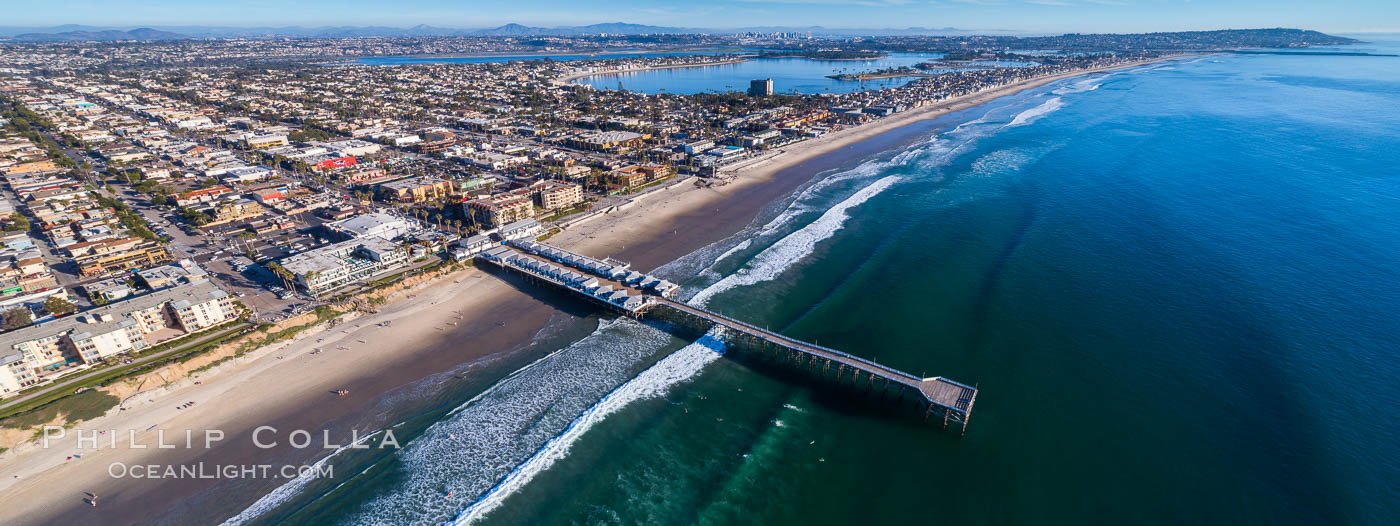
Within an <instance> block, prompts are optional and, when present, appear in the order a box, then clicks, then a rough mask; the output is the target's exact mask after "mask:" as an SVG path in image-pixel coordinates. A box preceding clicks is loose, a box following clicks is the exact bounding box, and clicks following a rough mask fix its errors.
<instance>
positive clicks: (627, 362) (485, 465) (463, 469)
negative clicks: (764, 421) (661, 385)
mask: <svg viewBox="0 0 1400 526" xmlns="http://www.w3.org/2000/svg"><path fill="white" fill-rule="evenodd" d="M673 341H674V340H673V339H672V338H671V336H670V335H669V334H667V333H665V332H664V331H661V330H658V329H655V328H652V327H649V326H646V325H643V324H641V323H637V322H635V321H632V320H630V319H628V318H618V319H615V320H611V321H605V322H602V323H600V324H599V327H598V329H597V330H595V331H594V332H593V333H592V334H590V335H589V336H587V337H585V338H583V339H582V340H579V341H578V342H575V343H573V344H572V345H569V346H567V347H565V348H564V349H561V350H560V351H557V352H555V353H553V354H551V355H549V356H546V357H544V358H541V359H539V360H537V361H535V362H534V363H531V364H530V365H527V366H525V367H522V368H521V369H519V370H517V371H516V372H514V373H512V374H511V375H509V376H507V377H506V378H504V379H502V380H500V381H498V382H496V383H495V384H494V385H492V386H491V387H490V388H488V389H487V390H486V391H484V392H482V393H481V394H480V395H477V396H476V397H474V398H473V399H472V400H470V401H468V402H466V403H464V404H462V405H460V406H458V407H457V408H456V409H454V410H453V411H452V412H450V413H449V415H448V416H446V417H444V418H443V419H442V420H441V421H439V422H437V423H434V424H433V425H431V426H429V427H428V429H426V430H425V431H424V432H423V434H422V435H421V436H420V437H418V438H416V439H414V440H413V441H412V442H411V443H409V444H407V445H405V447H404V449H402V450H400V451H399V452H398V458H397V462H398V463H399V466H397V467H396V468H395V469H396V470H398V471H399V472H402V473H405V474H409V476H405V477H400V478H396V479H394V481H393V482H392V483H391V485H390V486H389V487H387V488H385V489H384V490H383V491H382V492H379V493H378V495H376V496H375V497H373V498H371V499H369V500H368V501H366V502H364V503H363V504H362V505H360V507H359V509H358V510H357V512H356V513H354V514H353V515H352V516H351V517H349V518H348V519H347V520H346V521H345V522H346V523H350V524H434V523H439V522H441V521H443V520H444V518H450V517H453V516H455V515H457V514H458V512H459V511H460V510H462V509H464V508H466V507H467V506H468V505H470V504H471V503H472V502H473V501H475V500H476V499H477V497H478V496H480V495H483V494H485V493H486V492H487V491H490V490H491V489H492V488H493V487H495V486H497V485H499V483H500V481H501V480H502V478H503V477H507V476H511V475H510V474H512V473H515V472H517V471H519V469H520V468H519V467H518V466H521V465H522V463H523V462H527V461H528V459H530V458H532V457H533V456H537V455H538V452H539V451H542V450H543V449H542V448H545V449H547V448H549V447H551V446H549V444H551V443H556V437H558V436H560V433H566V432H567V429H570V428H571V427H577V422H576V419H577V418H578V415H579V414H580V413H585V412H587V411H588V410H589V408H590V406H594V405H596V403H597V402H596V401H597V400H599V399H600V398H604V397H605V396H606V395H608V393H609V392H611V391H613V390H615V389H617V386H618V385H623V384H626V383H630V382H629V380H628V379H629V378H634V377H636V376H637V373H638V371H639V370H642V367H643V365H644V364H645V363H647V361H648V359H649V358H650V357H652V356H655V354H656V353H657V351H660V350H662V349H664V348H665V347H666V346H667V345H668V344H671V342H673ZM654 367H655V366H653V368H654ZM571 422H574V423H573V424H571Z"/></svg>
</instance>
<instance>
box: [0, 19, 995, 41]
mask: <svg viewBox="0 0 1400 526" xmlns="http://www.w3.org/2000/svg"><path fill="white" fill-rule="evenodd" d="M740 32H755V33H775V32H791V33H811V34H812V35H813V36H824V37H848V36H874V35H880V36H891V35H953V34H973V33H976V34H1011V33H1014V32H1013V31H1007V30H976V31H974V30H967V29H958V28H953V27H945V28H941V29H933V28H924V27H909V28H904V29H897V28H886V29H862V28H854V29H851V28H829V27H822V26H810V27H777V26H765V27H744V28H733V29H706V28H685V27H664V26H649V25H643V24H626V23H621V22H613V23H606V24H592V25H586V26H563V27H532V26H525V25H521V24H506V25H503V26H500V27H493V28H488V29H462V28H446V27H435V26H429V25H424V24H419V25H416V26H413V27H408V28H402V27H385V26H364V27H356V26H325V27H301V26H285V27H221V26H159V27H158V28H154V29H153V28H149V27H142V28H136V29H127V28H115V27H97V26H82V25H75V24H67V25H62V26H55V27H0V38H9V39H12V40H17V41H25V42H52V41H87V40H97V41H113V40H178V39H187V38H352V37H434V36H437V37H452V36H483V37H545V36H581V35H599V34H609V35H681V34H710V35H732V34H734V33H740Z"/></svg>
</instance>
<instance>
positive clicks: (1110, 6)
mask: <svg viewBox="0 0 1400 526" xmlns="http://www.w3.org/2000/svg"><path fill="white" fill-rule="evenodd" d="M608 22H625V23H634V24H647V25H657V26H669V27H683V28H706V29H729V28H744V27H755V26H786V27H802V26H824V27H830V28H871V29H883V28H906V27H916V26H917V27H928V28H944V27H955V28H958V29H962V30H974V31H977V30H981V31H1015V32H1026V33H1063V32H1146V31H1186V30H1198V29H1222V28H1260V27H1298V28H1306V29H1316V30H1320V31H1327V32H1400V2H1394V1H1392V0H1359V1H1352V2H1346V3H1345V4H1342V5H1337V4H1335V3H1330V2H1317V1H1304V0H1278V1H1261V0H1197V1H1192V0H716V1H711V2H704V3H700V2H675V1H667V0H662V1H643V0H598V1H594V2H588V3H579V2H572V1H566V0H522V1H518V2H512V3H511V4H510V6H509V7H506V8H501V7H500V6H499V4H483V3H479V2H460V1H455V2H454V1H450V0H401V1H399V2H393V3H385V2H377V1H367V0H343V1H330V0H307V1H298V2H286V1H276V2H274V1H267V0H248V1H244V2H239V3H237V4H214V3H208V4H199V3H191V2H188V1H175V0H143V1H113V2H96V1H91V0H49V1H46V2H36V3H29V4H26V5H25V8H24V9H22V10H15V11H12V12H9V13H7V17H6V21H5V22H4V23H0V25H3V26H7V27H47V26H57V25H64V24H78V25H89V26H99V27H139V26H166V27H168V26H226V27H254V26H270V27H280V26H305V27H319V26H392V27H410V26H414V25H419V24H426V25H430V26H435V27H444V28H487V27H495V26H500V25H504V24H508V23H518V24H524V25H531V26H576V25H587V24H594V23H608Z"/></svg>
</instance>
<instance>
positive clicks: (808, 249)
mask: <svg viewBox="0 0 1400 526" xmlns="http://www.w3.org/2000/svg"><path fill="white" fill-rule="evenodd" d="M900 179H901V177H900V176H897V175H889V176H885V177H884V178H881V179H879V180H877V181H875V182H874V183H871V184H870V185H869V186H866V187H865V188H862V189H860V191H858V192H856V193H855V194H854V195H852V196H850V197H848V198H846V200H845V201H842V202H840V203H837V204H836V206H833V207H831V208H830V209H828V210H827V211H826V213H823V214H822V215H821V217H819V218H817V220H816V221H813V222H812V223H811V224H808V225H807V226H805V227H802V228H801V229H799V230H797V231H795V232H793V233H791V234H788V235H787V236H785V237H783V238H782V239H780V240H778V242H777V243H774V244H773V245H771V246H769V247H768V248H766V249H764V250H763V252H760V253H759V254H758V255H757V256H755V257H754V259H753V261H750V262H749V264H748V265H747V266H745V267H744V268H741V269H739V270H738V271H737V272H735V273H733V274H730V275H728V276H725V277H724V278H723V279H720V280H719V281H718V282H716V283H715V284H714V285H711V286H709V287H706V288H705V290H702V291H700V292H699V293H697V294H696V295H695V296H694V297H692V298H691V299H690V303H692V304H695V305H705V303H706V302H708V301H709V300H710V298H712V297H714V296H715V294H719V293H721V292H724V291H726V290H730V289H733V288H734V287H739V286H744V285H753V284H755V283H759V282H763V281H769V280H772V279H773V278H776V277H778V275H779V274H781V273H782V272H783V271H784V270H787V268H788V267H789V266H791V265H792V264H793V263H795V262H796V261H798V260H799V259H802V258H803V257H806V256H807V255H808V254H811V253H812V251H813V250H815V249H816V246H817V243H819V242H821V241H823V240H825V239H827V238H829V237H831V236H833V235H835V234H836V232H837V231H838V230H841V227H842V225H844V224H845V223H846V220H847V219H850V217H851V216H850V214H849V213H847V212H848V211H849V210H850V209H852V208H855V207H856V206H858V205H860V204H861V203H864V202H866V201H868V200H870V198H872V197H875V196H876V195H878V194H879V193H880V192H883V191H885V189H887V188H889V187H890V186H892V185H894V183H896V182H898V181H899V180H900Z"/></svg>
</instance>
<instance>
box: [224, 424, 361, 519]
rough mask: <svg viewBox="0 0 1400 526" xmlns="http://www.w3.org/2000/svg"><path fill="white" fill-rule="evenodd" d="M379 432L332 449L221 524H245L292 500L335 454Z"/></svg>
mask: <svg viewBox="0 0 1400 526" xmlns="http://www.w3.org/2000/svg"><path fill="white" fill-rule="evenodd" d="M377 434H379V431H375V432H373V433H370V434H368V435H365V436H363V437H360V439H359V440H356V441H354V442H352V443H350V444H346V445H344V446H340V448H339V449H336V450H335V451H332V452H331V454H329V455H326V456H325V458H322V459H321V460H317V461H316V462H315V463H314V464H312V465H311V468H312V469H305V470H301V474H298V475H297V478H294V479H292V480H289V481H287V483H286V484H283V485H281V486H278V487H277V489H274V490H272V491H271V492H269V493H268V494H267V495H263V496H262V498H260V499H258V500H257V502H254V503H253V504H252V505H250V506H248V507H247V508H244V509H243V511H241V512H239V513H238V515H234V516H232V517H229V518H228V520H225V521H224V522H223V523H222V525H221V526H237V525H240V524H245V523H247V522H248V521H251V520H253V519H256V518H258V517H260V516H262V514H264V513H267V512H269V511H271V510H273V509H274V508H276V507H278V506H281V505H282V504H283V503H285V502H287V501H288V500H291V499H292V497H295V496H297V495H298V494H300V493H301V491H302V490H303V489H305V488H306V485H307V484H310V483H311V481H312V480H315V479H316V474H318V473H320V472H321V467H322V466H324V465H325V464H326V461H328V460H330V459H332V458H335V456H336V455H339V454H340V452H341V451H345V450H347V449H350V448H352V447H354V446H357V445H360V444H362V443H364V442H365V441H366V440H369V439H370V437H373V436H374V435H377Z"/></svg>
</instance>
